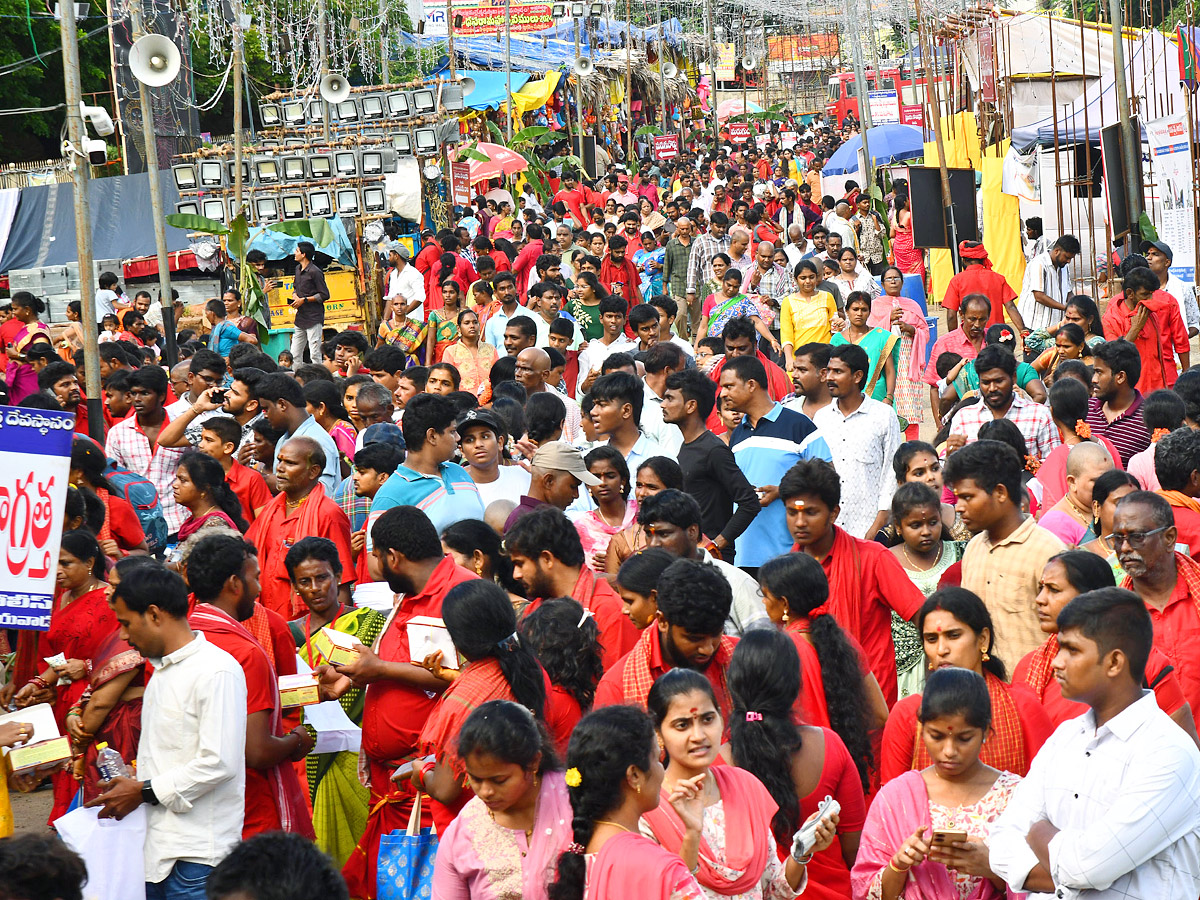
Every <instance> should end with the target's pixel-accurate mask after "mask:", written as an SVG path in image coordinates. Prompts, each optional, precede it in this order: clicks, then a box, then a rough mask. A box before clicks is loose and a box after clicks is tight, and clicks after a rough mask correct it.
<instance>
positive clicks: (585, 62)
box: [571, 56, 596, 75]
mask: <svg viewBox="0 0 1200 900" xmlns="http://www.w3.org/2000/svg"><path fill="white" fill-rule="evenodd" d="M595 69H596V64H595V63H594V62H592V58H591V57H590V56H580V57H579V58H577V59H576V60H575V63H574V64H573V65H572V66H571V71H572V72H574V73H575V74H576V75H591V74H592V72H593V71H595Z"/></svg>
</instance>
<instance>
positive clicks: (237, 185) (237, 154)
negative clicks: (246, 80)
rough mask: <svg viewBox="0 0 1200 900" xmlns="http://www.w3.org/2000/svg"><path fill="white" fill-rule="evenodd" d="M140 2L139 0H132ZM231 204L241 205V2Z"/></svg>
mask: <svg viewBox="0 0 1200 900" xmlns="http://www.w3.org/2000/svg"><path fill="white" fill-rule="evenodd" d="M134 2H135V3H140V2H141V0H134ZM233 19H234V22H233V205H234V207H235V208H236V209H237V211H238V212H239V213H240V212H241V211H242V209H243V208H244V207H243V206H242V21H241V4H240V3H235V4H234V7H233Z"/></svg>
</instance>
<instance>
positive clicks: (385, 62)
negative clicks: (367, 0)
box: [379, 0, 392, 84]
mask: <svg viewBox="0 0 1200 900" xmlns="http://www.w3.org/2000/svg"><path fill="white" fill-rule="evenodd" d="M390 55H391V51H389V50H388V26H387V0H379V83H380V84H390V83H391V80H392V72H391V68H392V67H391V65H390V63H391V59H390V58H389V57H390Z"/></svg>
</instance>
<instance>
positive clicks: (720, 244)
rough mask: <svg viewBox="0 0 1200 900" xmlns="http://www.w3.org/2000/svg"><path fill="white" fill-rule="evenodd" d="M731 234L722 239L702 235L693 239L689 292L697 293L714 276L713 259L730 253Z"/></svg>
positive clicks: (689, 258)
mask: <svg viewBox="0 0 1200 900" xmlns="http://www.w3.org/2000/svg"><path fill="white" fill-rule="evenodd" d="M729 240H730V239H729V233H728V232H726V233H725V236H724V237H722V238H719V239H718V238H715V237H713V236H712V235H711V234H702V235H700V236H699V237H696V238H693V239H692V252H691V254H690V255H689V257H688V269H687V290H688V293H689V294H691V293H697V292H698V290H699V288H700V286H701V285H703V284H704V282H705V281H707V280H708V279H709V278H710V277H711V276H712V261H713V257H714V256H716V255H717V254H718V253H728V252H729Z"/></svg>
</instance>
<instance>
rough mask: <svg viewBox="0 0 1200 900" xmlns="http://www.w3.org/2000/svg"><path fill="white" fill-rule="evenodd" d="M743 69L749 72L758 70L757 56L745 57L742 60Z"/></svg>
mask: <svg viewBox="0 0 1200 900" xmlns="http://www.w3.org/2000/svg"><path fill="white" fill-rule="evenodd" d="M742 68H743V69H745V70H746V71H747V72H753V71H754V70H755V69H757V68H758V57H757V56H747V57H745V58H744V59H743V60H742Z"/></svg>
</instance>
